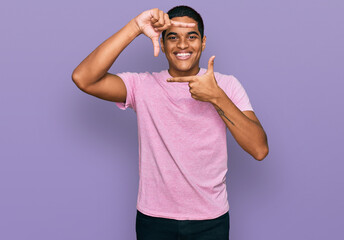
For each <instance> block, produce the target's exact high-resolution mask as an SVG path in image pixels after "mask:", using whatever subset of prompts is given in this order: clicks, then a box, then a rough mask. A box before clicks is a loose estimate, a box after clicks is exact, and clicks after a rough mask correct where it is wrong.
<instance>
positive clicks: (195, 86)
mask: <svg viewBox="0 0 344 240" xmlns="http://www.w3.org/2000/svg"><path fill="white" fill-rule="evenodd" d="M214 59H215V56H212V57H210V59H209V61H208V69H207V71H206V72H205V74H204V75H201V76H197V75H196V76H187V77H174V78H169V79H167V81H168V82H189V88H190V89H189V91H190V93H191V97H192V98H194V99H196V100H199V101H203V102H213V101H214V100H215V99H216V98H217V97H218V96H219V93H220V90H221V88H220V87H219V86H218V85H217V82H216V79H215V75H214Z"/></svg>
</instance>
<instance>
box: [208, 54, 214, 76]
mask: <svg viewBox="0 0 344 240" xmlns="http://www.w3.org/2000/svg"><path fill="white" fill-rule="evenodd" d="M214 59H215V56H211V57H210V58H209V61H208V70H207V72H211V73H213V72H214Z"/></svg>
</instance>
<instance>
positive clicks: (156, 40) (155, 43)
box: [151, 37, 160, 57]
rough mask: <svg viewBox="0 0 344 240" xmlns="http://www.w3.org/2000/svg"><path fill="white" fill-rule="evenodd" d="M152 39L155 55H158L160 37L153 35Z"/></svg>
mask: <svg viewBox="0 0 344 240" xmlns="http://www.w3.org/2000/svg"><path fill="white" fill-rule="evenodd" d="M151 39H152V43H153V47H154V57H157V56H158V55H159V51H160V45H159V37H152V38H151Z"/></svg>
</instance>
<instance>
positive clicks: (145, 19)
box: [135, 8, 196, 57]
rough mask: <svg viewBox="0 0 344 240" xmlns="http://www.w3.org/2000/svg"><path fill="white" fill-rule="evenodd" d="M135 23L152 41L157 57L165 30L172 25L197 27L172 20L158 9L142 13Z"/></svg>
mask: <svg viewBox="0 0 344 240" xmlns="http://www.w3.org/2000/svg"><path fill="white" fill-rule="evenodd" d="M135 23H136V24H137V26H138V28H139V29H140V31H141V33H143V34H145V35H146V36H147V37H149V38H150V39H151V40H152V42H153V46H154V56H155V57H157V56H158V55H159V51H160V45H159V36H160V34H161V33H162V32H163V31H164V30H166V29H167V28H169V27H170V26H172V25H173V26H176V27H194V26H195V25H196V24H195V23H183V22H176V21H173V20H170V18H169V16H168V14H167V13H164V12H163V11H161V10H159V9H158V8H154V9H150V10H147V11H144V12H142V13H141V14H140V15H138V16H137V17H136V18H135Z"/></svg>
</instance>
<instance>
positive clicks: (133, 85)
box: [115, 72, 140, 111]
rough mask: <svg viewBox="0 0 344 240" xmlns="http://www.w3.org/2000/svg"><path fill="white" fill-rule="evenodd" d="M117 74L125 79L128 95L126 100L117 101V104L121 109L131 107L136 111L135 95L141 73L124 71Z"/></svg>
mask: <svg viewBox="0 0 344 240" xmlns="http://www.w3.org/2000/svg"><path fill="white" fill-rule="evenodd" d="M116 75H117V76H119V77H120V78H121V79H122V80H123V82H124V85H125V87H126V89H127V97H126V100H125V102H115V103H116V106H117V107H118V108H119V109H121V110H126V109H127V108H128V107H129V108H132V109H134V110H135V111H136V101H135V95H136V89H137V84H138V82H139V79H140V75H139V74H138V73H131V72H123V73H118V74H116Z"/></svg>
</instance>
